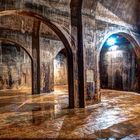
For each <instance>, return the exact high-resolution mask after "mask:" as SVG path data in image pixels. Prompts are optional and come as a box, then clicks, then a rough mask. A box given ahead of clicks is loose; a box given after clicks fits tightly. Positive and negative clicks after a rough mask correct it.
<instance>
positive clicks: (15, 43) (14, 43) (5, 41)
mask: <svg viewBox="0 0 140 140" xmlns="http://www.w3.org/2000/svg"><path fill="white" fill-rule="evenodd" d="M0 42H1V43H7V44H11V45H15V46H16V47H19V48H21V49H23V50H24V51H25V52H26V54H27V55H28V56H29V58H30V60H31V75H32V77H31V78H32V79H33V58H32V56H31V55H30V53H29V52H28V51H27V50H26V49H25V47H23V46H22V45H21V44H19V43H17V42H15V41H12V40H8V39H4V38H0ZM31 84H32V92H33V82H32V83H31Z"/></svg>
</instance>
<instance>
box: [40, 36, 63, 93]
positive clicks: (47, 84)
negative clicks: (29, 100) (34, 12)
mask: <svg viewBox="0 0 140 140" xmlns="http://www.w3.org/2000/svg"><path fill="white" fill-rule="evenodd" d="M63 48H64V46H63V44H62V42H61V41H58V40H50V39H47V38H44V37H42V38H40V49H41V52H40V53H41V54H40V56H41V59H40V61H41V66H40V69H41V91H42V92H51V91H53V90H54V65H53V62H54V59H55V56H56V55H57V53H58V52H59V51H60V50H61V49H63Z"/></svg>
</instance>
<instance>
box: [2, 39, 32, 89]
mask: <svg viewBox="0 0 140 140" xmlns="http://www.w3.org/2000/svg"><path fill="white" fill-rule="evenodd" d="M0 42H1V45H2V46H5V45H10V46H14V47H17V48H19V49H21V50H23V51H24V52H25V53H26V55H27V56H28V57H29V59H30V63H31V70H30V72H31V79H32V77H33V75H32V74H33V73H32V68H33V59H32V56H31V55H30V53H29V52H28V51H27V50H26V49H25V47H23V46H22V45H21V44H18V43H17V42H14V41H11V40H7V39H4V38H1V39H0ZM15 63H16V62H15ZM8 75H9V76H8V77H9V78H8V79H9V80H8V81H7V80H6V82H7V84H8V85H9V86H10V87H12V84H14V83H13V82H18V84H19V85H20V83H21V80H18V81H13V80H12V74H11V71H9V72H8ZM24 78H25V77H24ZM20 79H21V77H20ZM24 80H26V79H24ZM32 86H33V85H32V83H31V89H33V87H32Z"/></svg>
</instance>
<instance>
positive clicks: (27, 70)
mask: <svg viewBox="0 0 140 140" xmlns="http://www.w3.org/2000/svg"><path fill="white" fill-rule="evenodd" d="M7 89H8V90H9V92H10V91H12V90H16V91H18V93H19V92H20V90H22V91H25V92H26V93H30V94H31V93H32V58H31V56H30V54H29V53H28V52H27V51H26V50H25V49H24V48H23V47H22V46H20V45H19V44H16V43H13V42H10V41H4V40H2V41H1V43H0V90H2V91H5V90H7Z"/></svg>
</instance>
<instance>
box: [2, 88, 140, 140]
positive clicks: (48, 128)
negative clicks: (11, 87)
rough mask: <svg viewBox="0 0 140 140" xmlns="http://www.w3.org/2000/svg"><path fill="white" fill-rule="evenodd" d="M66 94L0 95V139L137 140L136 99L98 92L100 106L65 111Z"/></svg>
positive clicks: (139, 115) (139, 103)
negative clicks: (100, 99)
mask: <svg viewBox="0 0 140 140" xmlns="http://www.w3.org/2000/svg"><path fill="white" fill-rule="evenodd" d="M67 105H68V95H67V90H66V89H65V88H64V89H61V90H59V88H57V90H56V91H55V92H53V93H51V94H41V95H34V96H31V95H30V94H28V91H22V92H21V91H18V92H16V91H13V92H12V93H11V91H5V92H3V91H1V92H0V139H3V138H5V139H11V138H12V139H21V138H23V139H46V138H52V139H58V138H59V139H93V140H94V139H95V140H96V139H97V140H106V139H109V140H115V139H122V140H129V139H130V140H139V139H140V95H139V94H136V93H130V92H120V91H113V90H102V102H101V103H100V104H96V105H92V106H89V107H86V108H85V109H78V108H76V109H67Z"/></svg>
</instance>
